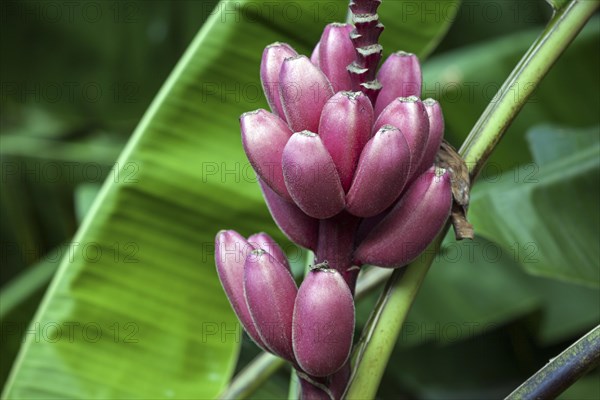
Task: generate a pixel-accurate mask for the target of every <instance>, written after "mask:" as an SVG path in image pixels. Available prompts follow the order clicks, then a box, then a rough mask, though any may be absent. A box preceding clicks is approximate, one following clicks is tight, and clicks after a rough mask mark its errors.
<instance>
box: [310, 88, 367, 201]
mask: <svg viewBox="0 0 600 400" xmlns="http://www.w3.org/2000/svg"><path fill="white" fill-rule="evenodd" d="M372 126H373V107H372V106H371V101H370V100H369V98H368V97H367V96H366V95H364V94H363V93H361V92H338V93H336V94H335V95H334V96H333V97H332V98H331V99H329V101H328V102H327V104H325V107H324V108H323V113H322V114H321V121H320V123H319V136H321V139H322V140H323V144H324V145H325V147H326V148H327V151H328V152H329V154H330V155H331V157H332V159H333V162H334V163H335V166H336V168H337V171H338V173H339V176H340V180H341V182H342V187H343V188H344V191H345V192H347V191H348V190H349V189H350V185H351V184H352V177H353V176H354V171H355V169H356V165H357V164H358V159H359V157H360V153H361V152H362V150H363V148H364V147H365V145H366V144H367V142H368V141H369V139H370V138H371V127H372Z"/></svg>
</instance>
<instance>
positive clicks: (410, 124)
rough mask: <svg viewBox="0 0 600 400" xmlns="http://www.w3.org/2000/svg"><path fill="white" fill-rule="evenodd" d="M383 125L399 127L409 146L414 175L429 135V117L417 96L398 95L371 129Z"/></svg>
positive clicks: (411, 169) (411, 168)
mask: <svg viewBox="0 0 600 400" xmlns="http://www.w3.org/2000/svg"><path fill="white" fill-rule="evenodd" d="M384 125H392V126H395V127H396V128H398V129H400V131H401V132H402V133H403V134H404V137H405V138H406V141H407V142H408V146H409V147H410V158H411V167H410V173H411V174H413V175H414V173H415V172H416V170H417V168H418V167H419V165H420V164H421V159H422V158H423V155H424V154H425V148H426V146H427V140H428V137H429V117H428V116H427V111H426V110H425V106H424V105H423V103H422V102H421V100H419V99H418V98H417V97H414V96H413V97H400V98H397V99H396V100H394V101H393V102H392V103H390V105H388V106H387V107H386V108H385V109H384V110H383V111H382V112H381V115H379V117H378V118H377V120H376V121H375V124H374V126H373V131H374V132H376V131H378V130H379V129H381V127H382V126H384Z"/></svg>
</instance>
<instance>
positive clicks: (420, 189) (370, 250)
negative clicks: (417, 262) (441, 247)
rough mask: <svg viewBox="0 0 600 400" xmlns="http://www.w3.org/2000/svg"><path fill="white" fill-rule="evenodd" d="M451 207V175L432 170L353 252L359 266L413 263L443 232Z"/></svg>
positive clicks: (396, 266)
mask: <svg viewBox="0 0 600 400" xmlns="http://www.w3.org/2000/svg"><path fill="white" fill-rule="evenodd" d="M451 206H452V189H451V186H450V176H449V173H448V172H447V171H445V170H443V169H440V168H436V167H432V168H431V169H429V170H428V171H426V172H425V173H424V174H423V175H421V176H420V177H419V178H418V179H417V180H416V181H414V182H413V183H412V185H411V187H410V188H409V189H408V191H407V192H406V193H405V194H404V195H403V196H402V199H401V200H400V201H399V202H398V204H397V205H396V206H395V207H394V208H393V209H392V211H390V213H389V214H388V215H387V216H386V217H385V218H384V219H383V220H382V221H381V222H380V223H379V224H378V225H377V226H376V227H375V228H374V229H373V230H372V231H371V232H370V233H369V234H368V235H367V237H366V238H365V239H364V240H363V241H362V242H361V243H360V245H359V246H358V248H357V249H356V251H355V253H354V262H355V263H356V264H357V265H362V264H372V265H377V266H379V267H386V268H398V267H402V266H404V265H406V264H407V263H409V262H411V261H412V260H414V259H415V258H416V257H417V256H418V255H419V254H421V252H423V250H425V248H426V247H427V246H428V245H429V243H431V241H432V240H433V239H434V238H435V236H436V235H437V234H438V233H439V231H440V230H441V229H442V227H443V226H444V224H445V223H446V220H447V219H448V216H449V215H450V208H451Z"/></svg>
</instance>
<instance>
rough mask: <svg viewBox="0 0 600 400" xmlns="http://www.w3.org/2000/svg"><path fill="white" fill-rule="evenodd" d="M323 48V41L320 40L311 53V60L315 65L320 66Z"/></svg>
mask: <svg viewBox="0 0 600 400" xmlns="http://www.w3.org/2000/svg"><path fill="white" fill-rule="evenodd" d="M320 49H321V43H320V42H318V43H317V45H316V46H315V48H314V49H313V52H312V54H311V55H310V62H311V63H313V65H315V66H317V67H319V57H320V56H319V50H320Z"/></svg>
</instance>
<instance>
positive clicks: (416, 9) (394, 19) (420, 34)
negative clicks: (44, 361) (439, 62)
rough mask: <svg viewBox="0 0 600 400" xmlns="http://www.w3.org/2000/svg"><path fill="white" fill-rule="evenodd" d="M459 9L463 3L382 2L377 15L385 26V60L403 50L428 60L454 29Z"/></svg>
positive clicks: (450, 0)
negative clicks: (451, 28) (447, 33)
mask: <svg viewBox="0 0 600 400" xmlns="http://www.w3.org/2000/svg"><path fill="white" fill-rule="evenodd" d="M346 3H347V2H346ZM460 5H461V1H460V0H445V1H442V0H433V1H427V2H423V1H411V0H393V1H383V2H382V3H381V6H380V7H379V10H378V14H379V16H380V19H381V22H383V24H384V25H385V31H383V33H382V35H381V40H380V43H381V45H382V46H383V49H384V52H385V56H387V55H389V54H391V53H393V52H395V51H398V50H403V51H407V52H411V53H415V54H416V55H417V56H419V57H420V58H421V59H425V58H426V57H427V56H428V55H429V54H431V52H432V51H433V50H434V49H435V47H436V46H437V44H438V43H439V42H440V41H441V40H442V38H443V37H444V34H445V33H446V32H447V30H448V29H449V28H450V25H452V22H453V21H454V19H455V18H456V15H457V13H458V10H459V8H460Z"/></svg>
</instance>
